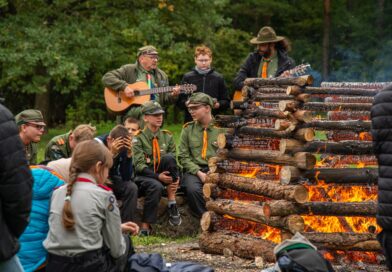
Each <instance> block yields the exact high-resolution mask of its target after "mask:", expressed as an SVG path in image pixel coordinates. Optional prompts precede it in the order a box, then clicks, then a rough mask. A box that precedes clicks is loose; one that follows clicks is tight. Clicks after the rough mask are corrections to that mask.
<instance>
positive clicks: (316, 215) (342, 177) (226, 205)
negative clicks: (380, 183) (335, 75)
mask: <svg viewBox="0 0 392 272" xmlns="http://www.w3.org/2000/svg"><path fill="white" fill-rule="evenodd" d="M311 84H312V78H311V77H310V76H301V77H295V78H271V79H261V78H248V79H246V81H245V86H244V88H243V89H242V96H243V100H242V101H233V103H232V107H233V109H235V113H236V115H232V116H229V115H226V116H225V115H220V116H216V122H217V124H218V125H219V126H221V127H226V128H228V129H227V132H226V133H225V134H221V135H219V137H218V146H219V149H218V152H217V156H216V157H214V158H211V159H210V161H209V166H210V173H209V174H208V176H207V179H206V182H205V184H204V187H203V193H204V196H205V198H206V200H207V210H208V211H207V212H206V213H205V214H204V215H203V217H202V220H201V228H202V230H203V233H202V235H201V237H200V242H199V243H200V248H201V249H202V250H203V251H204V252H206V253H213V254H231V255H235V256H239V257H243V258H258V259H259V260H263V261H264V262H265V263H268V262H274V261H275V258H274V255H273V248H274V246H275V245H277V244H278V243H280V242H281V241H282V240H284V239H287V238H290V237H291V236H292V235H293V234H295V233H296V232H301V233H302V234H303V235H304V236H305V237H307V238H308V239H309V240H310V241H311V242H312V243H313V244H314V245H316V246H317V247H318V249H319V250H321V251H322V252H323V254H324V256H325V257H326V258H327V259H329V260H331V261H332V262H334V263H336V262H338V263H339V262H340V263H341V262H343V263H346V264H347V263H358V262H359V261H361V262H364V263H376V264H378V263H380V261H381V260H382V259H383V258H382V255H381V254H380V250H381V248H380V245H379V243H378V241H377V240H376V234H377V233H378V232H379V231H380V229H379V227H378V226H377V224H376V220H375V214H376V207H377V204H376V201H377V200H376V198H377V184H376V183H377V175H378V170H377V161H376V158H375V157H374V156H373V155H372V143H371V135H370V132H369V131H370V127H371V123H370V120H369V119H370V108H371V104H372V101H373V97H374V95H375V94H377V93H378V92H379V91H380V90H381V89H382V88H383V87H384V86H386V85H387V84H388V83H354V82H351V83H350V82H345V83H339V82H323V83H322V85H321V87H311Z"/></svg>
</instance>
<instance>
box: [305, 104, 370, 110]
mask: <svg viewBox="0 0 392 272" xmlns="http://www.w3.org/2000/svg"><path fill="white" fill-rule="evenodd" d="M302 108H303V109H304V110H311V111H333V110H354V111H370V109H371V108H372V104H371V103H327V102H307V103H304V104H303V107H302Z"/></svg>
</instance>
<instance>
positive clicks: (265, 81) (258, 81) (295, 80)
mask: <svg viewBox="0 0 392 272" xmlns="http://www.w3.org/2000/svg"><path fill="white" fill-rule="evenodd" d="M312 83H313V78H312V76H309V75H305V76H300V77H275V78H247V79H245V81H244V85H246V86H252V87H255V88H258V87H262V86H266V85H267V86H268V85H272V86H290V85H298V86H305V85H312Z"/></svg>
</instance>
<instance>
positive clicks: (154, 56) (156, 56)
mask: <svg viewBox="0 0 392 272" xmlns="http://www.w3.org/2000/svg"><path fill="white" fill-rule="evenodd" d="M145 56H147V57H149V58H150V59H153V60H154V59H155V60H159V56H158V55H148V54H146V55H145Z"/></svg>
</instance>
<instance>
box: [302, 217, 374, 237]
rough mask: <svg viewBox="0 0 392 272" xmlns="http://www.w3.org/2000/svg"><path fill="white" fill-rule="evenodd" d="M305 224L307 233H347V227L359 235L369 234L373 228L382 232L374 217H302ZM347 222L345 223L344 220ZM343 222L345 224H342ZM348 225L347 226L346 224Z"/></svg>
mask: <svg viewBox="0 0 392 272" xmlns="http://www.w3.org/2000/svg"><path fill="white" fill-rule="evenodd" d="M302 218H303V219H304V222H305V231H308V232H311V231H317V232H328V233H331V232H347V231H348V230H347V226H348V227H349V228H350V231H351V230H352V231H353V232H358V233H368V232H369V230H368V228H369V227H370V226H373V227H375V228H376V232H380V231H381V229H380V227H379V226H378V225H377V223H376V218H374V217H341V219H339V218H338V217H337V216H311V215H304V216H302ZM342 219H343V220H345V221H343V220H342ZM342 222H344V223H343V224H342ZM346 223H347V226H345V225H344V224H346Z"/></svg>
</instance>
